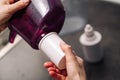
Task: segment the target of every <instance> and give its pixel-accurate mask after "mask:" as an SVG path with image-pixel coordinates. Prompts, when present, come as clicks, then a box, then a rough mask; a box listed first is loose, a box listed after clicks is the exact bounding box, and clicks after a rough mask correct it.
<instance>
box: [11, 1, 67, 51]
mask: <svg viewBox="0 0 120 80" xmlns="http://www.w3.org/2000/svg"><path fill="white" fill-rule="evenodd" d="M16 1H17V0H16ZM64 19H65V11H64V8H63V6H62V4H61V1H60V0H31V3H30V4H29V6H28V7H27V8H25V9H23V10H20V11H18V12H17V13H16V14H14V16H13V17H12V19H11V20H10V21H9V29H10V31H11V33H10V42H14V38H15V36H16V34H19V35H20V36H21V37H22V38H23V39H24V40H26V41H27V42H28V43H29V45H31V47H33V48H34V49H38V44H39V42H40V40H41V39H42V38H43V37H44V36H45V35H46V34H47V33H49V32H57V33H59V32H60V30H61V28H62V25H63V23H64Z"/></svg>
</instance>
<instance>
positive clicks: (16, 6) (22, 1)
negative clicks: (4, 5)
mask: <svg viewBox="0 0 120 80" xmlns="http://www.w3.org/2000/svg"><path fill="white" fill-rule="evenodd" d="M29 2H30V0H19V1H17V2H15V3H13V4H11V5H10V9H9V12H10V13H15V12H16V11H18V10H20V9H23V8H25V7H26V6H27V5H28V4H29Z"/></svg>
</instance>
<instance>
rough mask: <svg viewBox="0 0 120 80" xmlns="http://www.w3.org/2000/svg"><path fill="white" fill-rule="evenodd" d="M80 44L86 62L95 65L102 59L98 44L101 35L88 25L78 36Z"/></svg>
mask: <svg viewBox="0 0 120 80" xmlns="http://www.w3.org/2000/svg"><path fill="white" fill-rule="evenodd" d="M79 40H80V43H81V44H82V47H83V54H84V58H85V60H86V61H87V62H90V63H96V62H99V61H100V60H101V59H102V58H103V53H102V50H101V46H100V42H101V40H102V35H101V34H100V33H99V32H98V31H94V29H93V27H92V26H91V25H90V24H87V25H86V26H85V29H84V33H83V34H82V35H81V36H80V39H79Z"/></svg>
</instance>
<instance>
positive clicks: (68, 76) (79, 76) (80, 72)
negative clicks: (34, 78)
mask: <svg viewBox="0 0 120 80" xmlns="http://www.w3.org/2000/svg"><path fill="white" fill-rule="evenodd" d="M61 48H62V50H63V52H64V53H65V56H66V69H65V70H59V69H58V68H57V67H56V66H55V65H54V63H52V62H45V63H44V67H46V68H47V69H48V72H49V74H50V76H52V77H53V78H54V79H55V80H86V74H85V69H84V64H83V60H82V59H81V58H80V57H78V56H75V53H74V52H73V50H72V48H71V46H69V45H67V44H65V43H62V44H61Z"/></svg>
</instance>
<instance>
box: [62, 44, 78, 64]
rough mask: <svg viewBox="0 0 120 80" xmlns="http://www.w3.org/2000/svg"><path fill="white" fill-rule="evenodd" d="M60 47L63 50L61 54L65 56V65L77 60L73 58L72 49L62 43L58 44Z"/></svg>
mask: <svg viewBox="0 0 120 80" xmlns="http://www.w3.org/2000/svg"><path fill="white" fill-rule="evenodd" d="M60 47H61V49H62V50H63V52H64V53H65V56H66V63H71V62H73V63H74V62H76V61H77V59H76V57H75V54H74V52H73V50H72V47H71V46H70V45H68V44H66V43H64V42H61V43H60Z"/></svg>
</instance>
